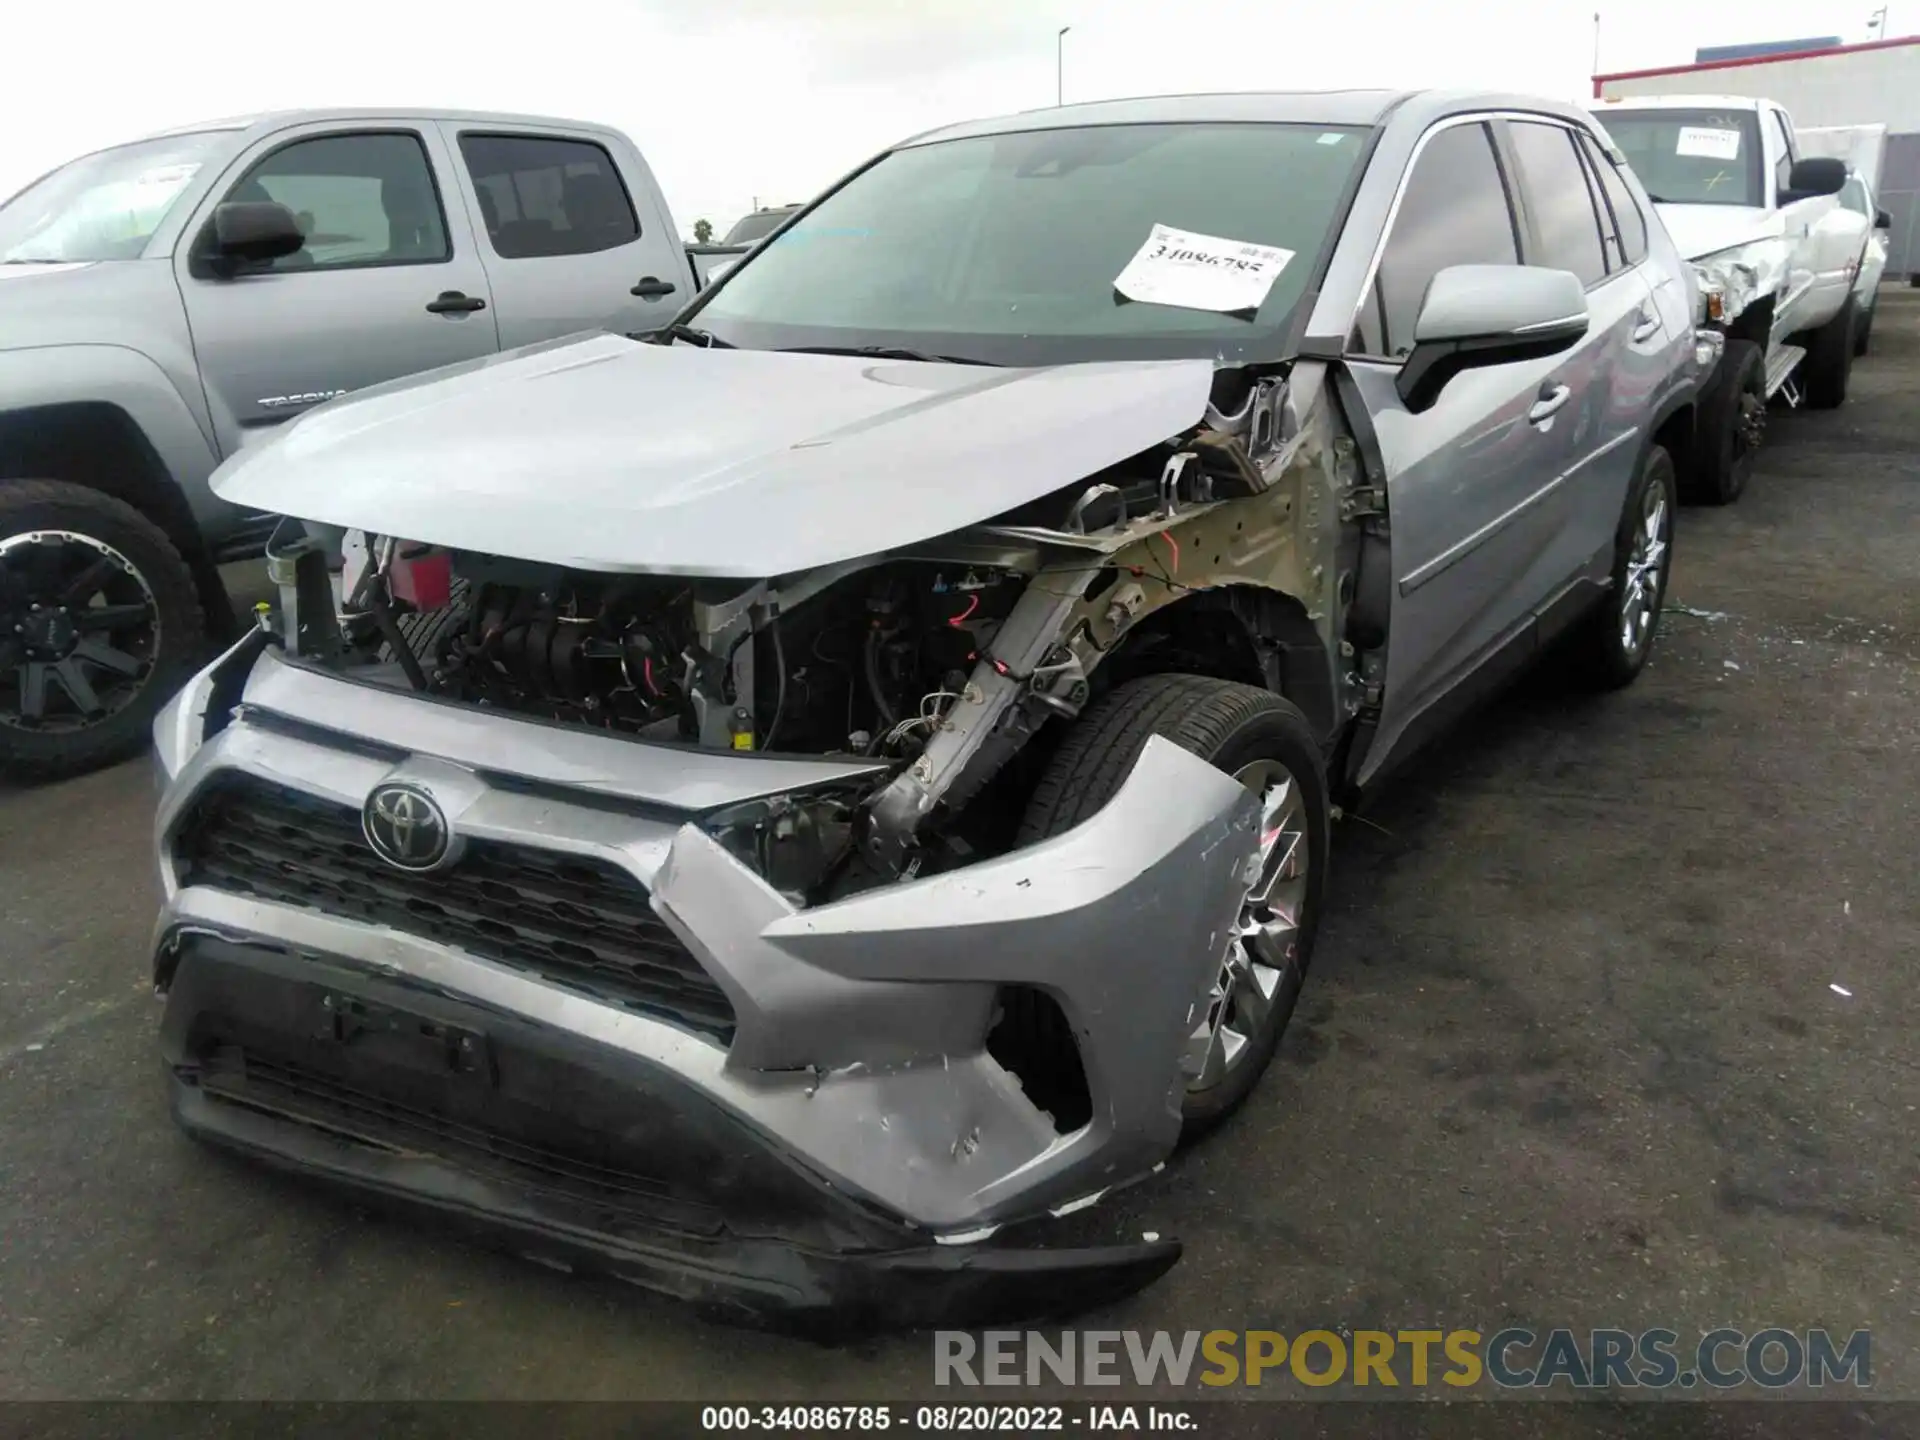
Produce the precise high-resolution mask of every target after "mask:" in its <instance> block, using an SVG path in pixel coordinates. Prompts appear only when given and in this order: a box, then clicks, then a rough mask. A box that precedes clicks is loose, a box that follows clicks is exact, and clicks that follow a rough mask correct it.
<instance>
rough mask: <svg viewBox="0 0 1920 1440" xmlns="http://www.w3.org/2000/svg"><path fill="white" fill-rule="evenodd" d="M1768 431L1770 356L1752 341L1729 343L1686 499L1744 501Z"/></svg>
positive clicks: (1705, 411) (1706, 406)
mask: <svg viewBox="0 0 1920 1440" xmlns="http://www.w3.org/2000/svg"><path fill="white" fill-rule="evenodd" d="M1766 433H1767V360H1766V356H1765V355H1764V354H1763V353H1762V352H1761V349H1760V347H1759V346H1758V345H1756V344H1754V343H1753V341H1751V340H1738V339H1735V340H1729V341H1727V349H1726V353H1725V354H1724V355H1722V356H1721V357H1720V369H1719V370H1718V371H1717V372H1716V373H1715V375H1714V376H1713V380H1712V384H1711V385H1710V387H1709V388H1708V390H1707V393H1706V395H1705V396H1704V397H1703V398H1702V399H1701V402H1700V417H1699V421H1698V424H1697V426H1696V429H1695V432H1694V435H1695V438H1694V445H1693V464H1692V465H1690V466H1689V467H1688V475H1687V498H1688V499H1689V500H1697V501H1701V502H1703V503H1705V504H1708V505H1730V504H1732V503H1733V502H1734V501H1735V500H1737V499H1739V498H1740V492H1741V491H1743V490H1745V489H1746V488H1747V481H1748V480H1749V479H1750V478H1752V475H1753V466H1754V461H1755V459H1756V458H1757V457H1758V455H1759V453H1760V444H1761V441H1762V440H1764V439H1765V438H1766Z"/></svg>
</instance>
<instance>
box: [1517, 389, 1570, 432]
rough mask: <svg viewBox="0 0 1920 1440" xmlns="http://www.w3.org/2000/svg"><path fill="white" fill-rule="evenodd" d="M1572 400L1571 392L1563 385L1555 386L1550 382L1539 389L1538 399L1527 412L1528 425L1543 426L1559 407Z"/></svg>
mask: <svg viewBox="0 0 1920 1440" xmlns="http://www.w3.org/2000/svg"><path fill="white" fill-rule="evenodd" d="M1572 398H1573V391H1572V390H1571V389H1570V388H1569V387H1567V386H1565V385H1555V384H1553V383H1552V382H1551V381H1549V382H1548V383H1547V384H1545V385H1542V386H1541V387H1540V398H1539V399H1538V400H1536V401H1535V402H1534V404H1533V408H1532V409H1531V410H1529V411H1527V423H1528V424H1529V425H1544V424H1546V422H1547V421H1549V420H1551V419H1552V418H1553V417H1554V415H1555V414H1556V413H1557V412H1558V411H1559V409H1560V407H1561V406H1562V405H1564V404H1566V403H1567V401H1569V400H1571V399H1572Z"/></svg>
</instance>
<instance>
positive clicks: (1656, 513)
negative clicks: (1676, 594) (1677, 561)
mask: <svg viewBox="0 0 1920 1440" xmlns="http://www.w3.org/2000/svg"><path fill="white" fill-rule="evenodd" d="M1676 499H1677V497H1676V496H1675V493H1674V478H1673V458H1672V457H1671V456H1670V455H1668V454H1667V452H1666V451H1665V450H1663V449H1662V448H1661V447H1660V446H1658V445H1654V446H1650V447H1649V448H1648V450H1647V455H1646V458H1645V459H1644V460H1643V461H1641V463H1640V474H1639V476H1638V478H1636V479H1635V481H1634V483H1633V485H1632V487H1631V488H1630V489H1629V490H1628V492H1627V503H1626V506H1625V507H1624V509H1623V510H1622V511H1621V514H1620V528H1619V529H1618V530H1617V531H1616V532H1615V535H1614V560H1613V585H1612V588H1611V589H1610V590H1609V591H1608V593H1607V597H1606V598H1605V599H1604V600H1602V601H1601V602H1600V603H1599V604H1598V605H1596V606H1594V607H1593V610H1592V611H1591V613H1589V614H1588V615H1587V616H1586V617H1585V618H1584V619H1583V620H1582V621H1581V622H1580V626H1579V628H1578V629H1577V630H1576V631H1575V632H1574V635H1573V637H1572V640H1571V642H1570V645H1569V648H1568V659H1569V661H1570V662H1571V665H1570V668H1571V672H1572V674H1573V675H1574V676H1576V677H1578V678H1579V680H1580V681H1581V682H1582V683H1584V684H1587V685H1591V686H1592V687H1594V688H1595V689H1600V690H1619V689H1621V688H1623V687H1625V686H1627V685H1631V684H1632V683H1633V682H1634V680H1635V678H1636V677H1638V675H1639V674H1640V672H1641V671H1642V670H1644V669H1645V668H1646V664H1647V657H1648V656H1650V655H1652V654H1653V641H1654V636H1655V634H1656V633H1657V632H1658V630H1659V628H1660V611H1661V607H1662V606H1663V605H1664V604H1665V602H1666V597H1667V577H1668V576H1669V575H1670V574H1671V573H1672V569H1673V512H1674V509H1675V505H1676Z"/></svg>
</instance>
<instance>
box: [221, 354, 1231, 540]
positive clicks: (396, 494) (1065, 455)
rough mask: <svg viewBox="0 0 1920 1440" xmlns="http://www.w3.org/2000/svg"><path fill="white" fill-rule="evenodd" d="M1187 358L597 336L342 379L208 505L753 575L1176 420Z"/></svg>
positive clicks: (1123, 444) (956, 525) (985, 505)
mask: <svg viewBox="0 0 1920 1440" xmlns="http://www.w3.org/2000/svg"><path fill="white" fill-rule="evenodd" d="M1213 369H1214V367H1213V364H1212V362H1211V361H1208V360H1158V361H1125V362H1111V363H1101V364H1090V365H1063V366H1054V367H1050V368H1046V369H1035V370H1016V369H994V368H988V367H984V366H971V365H941V364H925V363H917V362H902V361H892V360H884V361H883V360H871V359H865V358H851V357H845V356H831V355H799V354H781V353H775V352H768V351H752V350H714V349H707V348H704V347H701V346H696V345H673V346H663V345H650V344H642V343H638V342H635V341H632V340H627V339H623V338H621V337H618V336H614V335H591V336H586V337H583V338H579V339H574V340H569V341H564V342H560V343H553V344H547V345H543V346H536V347H530V348H528V349H525V350H520V351H515V352H510V353H508V354H505V355H501V356H497V357H494V358H492V359H490V360H486V361H482V362H479V363H478V364H474V365H467V366H460V367H455V368H453V369H450V370H444V371H437V372H433V373H431V374H428V375H423V376H416V377H414V378H413V379H411V380H406V381H399V382H395V383H393V384H390V385H385V386H381V387H378V388H377V389H375V390H371V391H363V392H361V393H359V394H357V395H353V396H349V397H348V398H346V399H345V400H342V401H338V402H335V403H334V404H331V405H327V406H324V407H322V408H320V409H318V410H315V411H313V412H311V413H310V414H308V415H306V416H304V417H302V418H301V419H300V420H298V421H296V422H295V423H294V424H292V425H291V426H290V427H289V428H288V429H287V431H286V433H285V434H284V435H282V436H280V437H278V438H277V439H275V440H274V441H273V442H272V443H270V444H267V445H264V446H260V447H258V448H255V449H249V450H246V451H243V452H241V453H240V454H239V455H236V456H235V457H234V458H233V459H232V460H230V461H228V462H227V464H226V465H224V466H223V467H221V469H220V470H219V471H218V472H217V473H216V474H215V476H214V478H213V489H214V492H215V493H216V494H218V495H219V496H220V497H221V498H222V499H223V500H227V501H230V502H232V503H234V504H236V505H243V506H246V507H248V508H250V509H255V510H265V511H272V512H276V513H279V514H285V515H294V516H298V517H300V518H302V519H307V520H316V521H320V522H323V523H326V524H333V525H344V526H350V527H357V528H361V529H366V530H371V531H375V532H377V533H380V534H386V535H396V536H399V537H401V538H403V539H409V540H418V541H425V542H428V543H432V544H439V545H447V546H451V547H454V548H457V549H464V550H478V551H484V552H487V553H490V554H496V555H509V556H517V557H520V558H523V559H528V560H537V561H544V562H549V563H552V564H558V565H565V566H570V567H575V568H579V569H586V570H601V571H648V572H653V573H658V574H678V575H711V576H731V577H738V578H760V577H763V576H769V575H778V574H784V573H789V572H793V571H798V570H807V569H812V568H814V567H816V566H821V565H828V564H832V563H835V562H837V561H843V560H850V559H857V558H859V557H862V556H866V555H873V554H878V553H880V552H882V551H887V550H892V549H897V548H899V547H901V546H904V545H911V544H914V543H915V542H918V541H921V540H926V539H929V538H931V537H933V536H936V535H943V534H946V533H948V532H949V531H953V530H958V529H961V528H964V527H965V526H968V525H974V524H978V523H979V522H981V521H983V520H987V519H990V518H992V517H993V516H995V515H997V514H999V513H1001V512H1002V511H1005V510H1008V509H1011V508H1013V507H1014V506H1016V505H1020V504H1023V503H1025V502H1027V501H1029V500H1033V499H1036V498H1038V497H1039V496H1042V495H1045V494H1047V493H1048V492H1049V491H1052V490H1056V489H1058V488H1060V487H1061V486H1063V485H1067V484H1070V483H1072V482H1073V481H1075V480H1078V479H1082V478H1084V477H1085V476H1088V475H1090V474H1092V473H1093V472H1095V471H1097V470H1100V469H1102V468H1104V467H1105V466H1108V465H1111V464H1113V463H1115V462H1117V461H1120V460H1124V459H1126V458H1127V457H1128V456H1130V455H1134V454H1137V453H1138V452H1139V451H1141V450H1144V449H1146V448H1148V447H1149V446H1151V445H1154V444H1156V443H1158V442H1160V441H1162V440H1165V439H1168V438H1170V437H1172V436H1174V435H1177V434H1179V433H1180V432H1181V431H1183V430H1185V429H1187V428H1188V427H1190V426H1192V425H1194V424H1195V423H1197V422H1198V421H1199V420H1200V419H1201V417H1202V415H1203V414H1204V413H1205V409H1206V402H1207V396H1208V392H1209V388H1210V386H1211V383H1212V378H1213Z"/></svg>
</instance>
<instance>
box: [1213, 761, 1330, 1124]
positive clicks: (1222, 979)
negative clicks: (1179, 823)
mask: <svg viewBox="0 0 1920 1440" xmlns="http://www.w3.org/2000/svg"><path fill="white" fill-rule="evenodd" d="M1233 778H1234V779H1235V780H1238V781H1239V782H1240V783H1241V784H1242V785H1244V786H1246V788H1247V789H1249V790H1251V791H1253V792H1254V793H1255V794H1256V795H1258V796H1259V797H1260V845H1259V857H1258V868H1257V870H1256V872H1255V875H1254V878H1253V881H1252V883H1250V884H1249V885H1248V887H1247V891H1246V895H1245V897H1244V898H1243V899H1242V901H1241V905H1240V912H1239V914H1238V916H1237V917H1236V921H1235V924H1234V926H1233V928H1232V930H1231V931H1230V933H1229V934H1228V937H1227V946H1226V951H1225V953H1224V954H1223V955H1222V956H1221V959H1220V967H1219V970H1218V973H1217V974H1216V975H1215V977H1214V981H1213V985H1212V988H1211V989H1210V990H1209V992H1208V995H1207V1005H1206V1010H1205V1011H1204V1013H1203V1014H1202V1015H1201V1017H1200V1022H1199V1024H1198V1025H1196V1026H1195V1027H1194V1030H1193V1032H1192V1035H1191V1036H1190V1037H1189V1046H1190V1050H1189V1055H1190V1073H1192V1074H1193V1079H1192V1080H1191V1082H1190V1083H1189V1085H1188V1088H1189V1089H1190V1090H1206V1089H1211V1088H1212V1087H1213V1086H1215V1085H1218V1084H1219V1083H1220V1082H1221V1081H1222V1080H1224V1079H1225V1078H1226V1077H1227V1075H1228V1074H1229V1073H1231V1072H1232V1070H1233V1069H1234V1068H1235V1066H1237V1065H1239V1064H1240V1063H1242V1061H1243V1060H1244V1058H1245V1057H1246V1056H1247V1055H1248V1053H1249V1052H1250V1051H1251V1050H1252V1048H1253V1042H1254V1040H1255V1038H1256V1037H1257V1036H1259V1034H1260V1033H1261V1030H1262V1029H1263V1028H1264V1027H1265V1025H1266V1024H1267V1022H1268V1019H1269V1017H1270V1016H1271V1015H1272V1013H1273V1009H1274V1006H1275V1005H1277V1004H1280V1003H1281V1001H1282V998H1283V997H1282V994H1281V992H1282V990H1283V988H1284V987H1286V986H1287V985H1289V984H1293V985H1297V984H1298V983H1299V978H1300V977H1299V974H1298V969H1299V957H1300V925H1301V921H1302V918H1303V917H1302V911H1303V910H1304V908H1305V906H1306V900H1307V866H1308V863H1309V856H1308V846H1307V812H1306V804H1305V801H1304V799H1303V797H1302V795H1301V792H1300V786H1299V784H1298V783H1297V782H1296V781H1295V780H1294V778H1293V775H1292V773H1291V772H1290V771H1288V769H1287V768H1286V766H1284V765H1281V764H1280V763H1278V762H1277V761H1273V760H1256V761H1254V762H1252V763H1251V764H1248V765H1243V766H1242V767H1241V768H1240V769H1239V770H1238V771H1237V772H1236V773H1235V774H1234V777H1233ZM1196 1059H1197V1064H1192V1063H1191V1061H1192V1060H1196Z"/></svg>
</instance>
